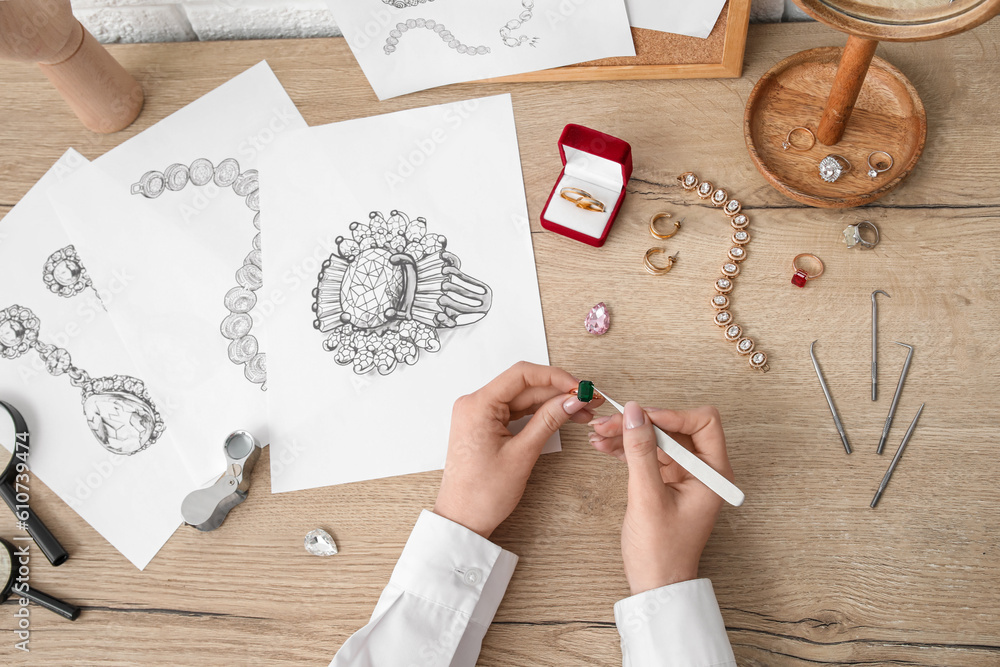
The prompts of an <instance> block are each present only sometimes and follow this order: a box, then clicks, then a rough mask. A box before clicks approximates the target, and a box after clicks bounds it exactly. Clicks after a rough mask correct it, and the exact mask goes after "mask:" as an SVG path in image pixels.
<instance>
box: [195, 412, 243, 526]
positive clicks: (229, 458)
mask: <svg viewBox="0 0 1000 667" xmlns="http://www.w3.org/2000/svg"><path fill="white" fill-rule="evenodd" d="M222 452H223V454H225V457H226V464H227V465H226V472H225V474H223V475H222V477H220V478H219V480H218V481H217V482H216V483H215V484H213V485H212V486H210V487H208V488H207V489H198V490H197V491H192V492H191V493H189V494H188V495H187V497H186V498H184V502H183V503H181V515H182V516H183V517H184V522H185V523H187V524H188V525H190V526H194V527H195V528H197V529H198V530H202V531H209V530H215V529H216V528H218V527H219V526H221V525H222V522H223V521H225V520H226V517H227V516H228V515H229V511H230V510H232V509H233V508H234V507H236V506H237V505H239V504H240V503H242V502H243V501H244V500H246V499H247V495H248V494H249V492H250V474H251V473H252V472H253V467H254V465H255V464H256V463H257V459H259V458H260V452H261V446H260V443H259V442H257V438H255V437H253V436H252V435H251V434H250V433H248V432H246V431H236V432H234V433H233V434H231V435H230V436H229V437H228V438H226V442H225V444H224V445H223V446H222Z"/></svg>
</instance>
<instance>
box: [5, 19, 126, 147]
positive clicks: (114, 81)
mask: <svg viewBox="0 0 1000 667" xmlns="http://www.w3.org/2000/svg"><path fill="white" fill-rule="evenodd" d="M0 57H5V58H10V59H14V60H24V61H28V62H37V63H38V64H39V67H41V69H42V72H44V73H45V76H47V77H48V78H49V80H50V81H51V82H52V84H53V85H54V86H55V87H56V90H58V91H59V94H60V95H62V96H63V99H65V100H66V103H67V104H69V106H70V108H71V109H73V112H74V113H76V115H77V117H79V119H80V120H81V121H82V122H83V124H84V125H85V126H86V127H87V128H88V129H90V130H93V131H94V132H101V133H108V132H117V131H119V130H122V129H124V128H126V127H128V126H129V125H130V124H131V123H132V121H133V120H135V118H136V116H138V115H139V111H141V110H142V103H143V93H142V86H140V85H139V83H138V82H137V81H136V80H135V78H133V77H132V75H131V74H129V73H128V72H126V71H125V69H124V68H123V67H122V66H121V65H120V64H119V63H118V61H117V60H115V59H114V58H112V57H111V54H110V53H108V52H107V50H106V49H105V48H104V47H103V46H101V45H100V44H99V43H98V42H97V40H96V39H94V37H93V35H91V34H90V33H89V32H87V30H86V28H84V27H83V26H82V25H80V22H79V21H77V20H76V18H75V17H74V16H73V12H72V8H71V7H70V4H69V0H4V1H2V2H0Z"/></svg>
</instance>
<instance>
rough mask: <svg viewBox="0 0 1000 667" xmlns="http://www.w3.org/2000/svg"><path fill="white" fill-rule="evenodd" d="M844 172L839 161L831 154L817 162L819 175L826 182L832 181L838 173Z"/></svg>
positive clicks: (838, 176)
mask: <svg viewBox="0 0 1000 667" xmlns="http://www.w3.org/2000/svg"><path fill="white" fill-rule="evenodd" d="M843 172H844V168H843V167H842V166H841V164H840V161H838V160H837V158H835V157H833V156H832V155H827V156H826V157H825V158H823V159H822V160H820V163H819V175H820V178H822V179H823V180H824V181H826V182H827V183H833V182H834V181H836V180H837V179H838V178H840V175H841V174H842V173H843Z"/></svg>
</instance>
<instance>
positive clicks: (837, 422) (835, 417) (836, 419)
mask: <svg viewBox="0 0 1000 667" xmlns="http://www.w3.org/2000/svg"><path fill="white" fill-rule="evenodd" d="M814 347H816V341H813V342H812V345H810V346H809V356H810V357H812V360H813V368H815V369H816V377H818V378H819V386H820V387H822V388H823V395H824V396H826V403H827V405H829V406H830V412H831V413H832V414H833V424H834V426H836V427H837V433H839V434H840V440H841V442H843V443H844V450H845V451H847V453H848V454H850V453H851V445H850V444H848V442H847V434H846V433H844V425H843V424H841V423H840V415H838V414H837V408H836V407H835V406H834V405H833V396H831V395H830V388H829V387H827V386H826V380H824V379H823V371H821V370H820V369H819V360H818V359H816V353H815V352H813V348H814Z"/></svg>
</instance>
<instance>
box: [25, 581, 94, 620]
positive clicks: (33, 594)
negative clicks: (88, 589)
mask: <svg viewBox="0 0 1000 667" xmlns="http://www.w3.org/2000/svg"><path fill="white" fill-rule="evenodd" d="M11 594H12V596H13V597H24V598H28V599H29V600H31V601H32V602H34V603H35V604H40V605H42V606H43V607H45V608H46V609H48V610H49V611H54V612H55V613H57V614H59V615H60V616H62V617H63V618H65V619H69V620H71V621H75V620H76V619H77V617H78V616H79V615H80V608H79V607H77V606H76V605H75V604H70V603H69V602H63V601H62V600H59V599H57V598H54V597H52V596H51V595H46V594H45V593H43V592H41V591H36V590H34V589H33V588H28V590H26V591H24V592H23V593H20V592H18V591H11Z"/></svg>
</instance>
